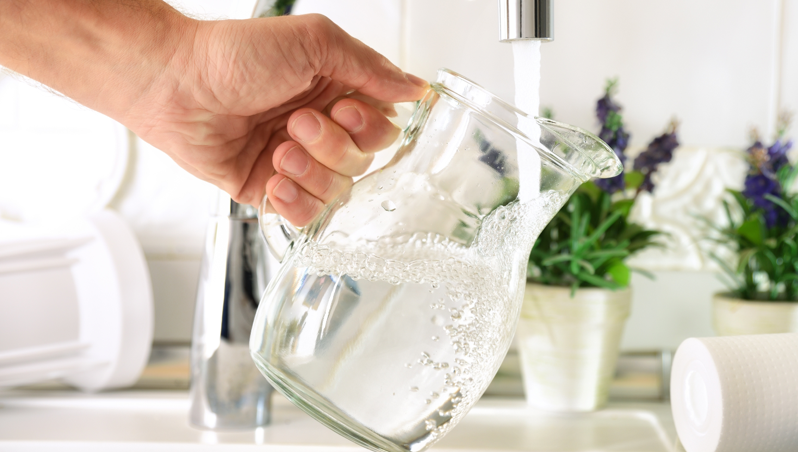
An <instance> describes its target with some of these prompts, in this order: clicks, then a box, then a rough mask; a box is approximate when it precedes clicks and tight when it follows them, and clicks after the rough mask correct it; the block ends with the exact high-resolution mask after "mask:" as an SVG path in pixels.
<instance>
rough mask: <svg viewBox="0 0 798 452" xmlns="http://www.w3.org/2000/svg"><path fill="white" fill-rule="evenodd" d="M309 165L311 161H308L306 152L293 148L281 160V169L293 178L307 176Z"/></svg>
mask: <svg viewBox="0 0 798 452" xmlns="http://www.w3.org/2000/svg"><path fill="white" fill-rule="evenodd" d="M309 164H310V160H308V156H307V155H306V154H305V151H303V150H302V149H299V148H298V147H293V148H291V150H290V151H288V152H287V153H286V154H285V155H284V156H283V159H282V160H280V169H282V170H283V171H285V172H286V173H288V174H290V175H292V176H299V175H300V174H305V171H307V169H308V165H309Z"/></svg>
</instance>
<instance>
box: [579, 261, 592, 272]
mask: <svg viewBox="0 0 798 452" xmlns="http://www.w3.org/2000/svg"><path fill="white" fill-rule="evenodd" d="M579 266H580V267H582V268H584V269H585V271H587V272H588V273H590V274H591V275H592V274H594V273H596V269H595V268H593V266H592V265H590V262H588V261H586V260H584V259H580V260H579Z"/></svg>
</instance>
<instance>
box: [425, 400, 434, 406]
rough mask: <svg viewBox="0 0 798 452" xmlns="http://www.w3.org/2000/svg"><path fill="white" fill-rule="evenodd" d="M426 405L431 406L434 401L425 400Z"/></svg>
mask: <svg viewBox="0 0 798 452" xmlns="http://www.w3.org/2000/svg"><path fill="white" fill-rule="evenodd" d="M424 403H426V404H427V405H429V404H430V403H432V400H430V399H427V400H425V401H424Z"/></svg>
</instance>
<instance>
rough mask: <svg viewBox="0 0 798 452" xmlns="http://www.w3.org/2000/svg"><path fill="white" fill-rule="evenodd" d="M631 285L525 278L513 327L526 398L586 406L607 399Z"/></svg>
mask: <svg viewBox="0 0 798 452" xmlns="http://www.w3.org/2000/svg"><path fill="white" fill-rule="evenodd" d="M631 304H632V291H631V290H630V289H628V288H627V289H624V290H619V291H611V290H606V289H580V290H578V291H577V292H576V293H575V294H574V297H573V298H572V297H571V290H570V288H566V287H554V286H543V285H538V284H527V286H526V293H525V295H524V304H523V307H522V311H521V319H520V321H519V323H518V332H517V333H516V335H517V336H516V337H517V344H518V351H519V354H520V357H521V371H522V374H523V378H524V391H525V393H526V399H527V402H528V403H529V404H530V405H532V406H534V407H536V408H540V409H544V410H549V411H592V410H595V409H598V408H600V407H602V406H603V405H604V404H605V403H606V402H607V397H608V395H609V386H610V382H611V381H612V377H613V374H614V372H615V365H616V363H617V361H618V349H619V347H620V343H621V336H622V334H623V329H624V325H625V323H626V319H627V318H628V317H629V313H630V309H631Z"/></svg>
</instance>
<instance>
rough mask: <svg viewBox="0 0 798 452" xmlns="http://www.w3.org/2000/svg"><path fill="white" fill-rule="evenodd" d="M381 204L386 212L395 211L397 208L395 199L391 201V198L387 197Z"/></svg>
mask: <svg viewBox="0 0 798 452" xmlns="http://www.w3.org/2000/svg"><path fill="white" fill-rule="evenodd" d="M380 205H381V206H382V208H383V209H384V210H385V211H386V212H393V211H394V210H396V204H394V203H393V201H391V200H390V199H386V200H385V201H383V202H382V204H380Z"/></svg>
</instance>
